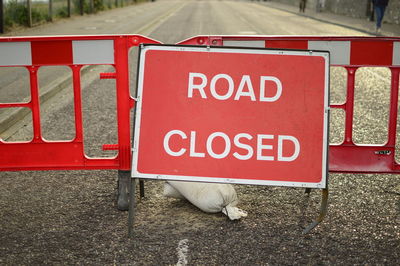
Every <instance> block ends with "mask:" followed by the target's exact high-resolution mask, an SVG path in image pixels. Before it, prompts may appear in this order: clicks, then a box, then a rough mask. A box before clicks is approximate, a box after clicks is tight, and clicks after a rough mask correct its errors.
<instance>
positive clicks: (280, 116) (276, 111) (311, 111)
mask: <svg viewBox="0 0 400 266" xmlns="http://www.w3.org/2000/svg"><path fill="white" fill-rule="evenodd" d="M137 99H138V102H137V105H136V120H135V133H134V141H133V143H134V144H133V161H132V176H133V177H140V178H152V179H168V180H186V181H204V182H229V183H240V184H262V185H279V186H296V187H314V188H325V187H326V175H327V149H328V109H329V108H328V106H329V53H328V52H319V51H312V52H311V51H287V50H268V49H252V48H226V47H224V48H222V47H197V46H172V45H145V46H143V47H142V48H141V50H140V60H139V71H138V95H137Z"/></svg>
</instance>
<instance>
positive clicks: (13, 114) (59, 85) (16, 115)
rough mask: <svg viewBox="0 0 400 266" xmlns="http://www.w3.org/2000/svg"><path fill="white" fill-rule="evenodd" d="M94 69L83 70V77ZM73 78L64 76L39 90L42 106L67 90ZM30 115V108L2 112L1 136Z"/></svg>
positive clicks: (0, 117)
mask: <svg viewBox="0 0 400 266" xmlns="http://www.w3.org/2000/svg"><path fill="white" fill-rule="evenodd" d="M94 67H95V66H94V65H90V66H88V67H85V68H82V70H81V71H82V72H81V75H82V76H83V75H85V74H86V73H88V72H89V71H90V70H91V69H92V68H94ZM71 78H72V77H71V75H64V76H62V77H60V78H58V79H56V80H55V81H53V82H51V83H50V84H49V85H47V86H46V87H43V88H42V89H39V93H40V92H42V93H40V95H39V100H40V104H43V103H45V102H46V101H48V100H49V99H51V98H52V97H54V96H55V95H57V94H58V93H59V92H60V91H61V90H63V89H65V88H66V87H67V86H68V85H69V84H71V83H70V82H69V80H71ZM28 99H30V98H28ZM28 99H25V100H23V101H21V102H28ZM29 113H30V110H29V108H12V110H9V111H5V112H2V113H1V114H0V134H3V133H4V132H6V131H7V130H8V129H9V128H10V127H12V126H14V125H15V124H16V123H18V122H19V121H20V120H22V119H23V118H25V117H26V116H27V115H28V114H29Z"/></svg>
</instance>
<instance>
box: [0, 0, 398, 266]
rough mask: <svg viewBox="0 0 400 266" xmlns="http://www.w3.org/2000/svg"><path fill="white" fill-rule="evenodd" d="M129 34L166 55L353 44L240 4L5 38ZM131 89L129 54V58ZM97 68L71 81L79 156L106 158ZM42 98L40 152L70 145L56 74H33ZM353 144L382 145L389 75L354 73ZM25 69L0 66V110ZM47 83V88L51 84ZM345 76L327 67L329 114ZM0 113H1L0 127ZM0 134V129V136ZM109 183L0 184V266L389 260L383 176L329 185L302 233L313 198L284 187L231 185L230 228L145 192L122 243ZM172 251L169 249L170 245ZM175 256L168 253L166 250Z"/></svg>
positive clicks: (197, 4) (191, 2) (68, 117)
mask: <svg viewBox="0 0 400 266" xmlns="http://www.w3.org/2000/svg"><path fill="white" fill-rule="evenodd" d="M128 33H131V34H134V33H135V34H142V35H145V36H148V37H150V38H153V39H157V40H159V41H161V42H163V43H176V42H178V41H181V40H183V39H186V38H189V37H191V36H194V35H198V34H210V35H222V34H224V35H226V34H235V35H238V34H240V35H241V34H244V35H246V34H250V35H256V34H257V35H258V34H262V35H293V34H295V35H357V36H360V35H365V33H361V32H357V31H354V30H351V29H348V28H344V27H340V26H337V25H333V24H327V23H323V22H320V21H316V20H313V19H310V18H307V17H303V16H298V15H296V14H293V13H288V12H284V11H282V10H277V9H273V8H270V7H268V6H267V5H266V4H264V3H258V2H248V1H212V0H210V1H208V0H202V1H196V0H186V1H184V0H158V1H156V2H149V3H143V4H140V5H134V6H129V7H125V8H120V9H115V10H111V11H107V12H103V13H100V14H97V15H90V16H85V17H76V18H73V19H70V20H62V21H58V22H56V23H53V24H48V25H42V26H40V27H37V28H33V29H28V30H25V31H21V32H17V33H13V35H22V36H24V35H25V36H34V35H65V34H74V35H75V34H79V35H87V34H128ZM130 59H131V85H132V91H133V89H134V86H135V78H136V74H135V70H136V49H132V51H131V57H130ZM108 68H109V67H107V66H98V67H95V68H89V69H87V71H86V72H85V75H84V76H83V83H84V85H85V86H84V90H83V107H84V126H85V136H84V138H85V151H86V153H87V154H88V155H90V156H109V155H112V152H103V151H101V145H102V144H109V143H115V142H116V131H115V126H116V125H115V110H114V108H115V92H114V90H113V88H114V87H115V82H114V81H113V80H101V81H100V80H99V79H98V73H99V72H107V71H109V70H108ZM40 71H41V72H42V73H41V74H40V87H41V90H42V91H47V90H51V91H52V90H54V91H56V92H57V93H56V94H55V95H54V96H52V97H49V99H47V100H46V101H44V100H43V101H42V102H41V112H42V120H43V121H42V123H43V126H42V130H43V132H44V136H45V137H46V139H49V140H56V139H72V138H73V137H74V126H73V125H74V121H73V104H72V87H71V83H70V82H69V81H68V79H67V82H66V84H64V85H63V86H60V87H59V88H57V89H54V87H55V84H54V83H55V82H56V81H57V80H59V79H62V80H65V78H66V77H68V76H70V72H69V70H68V69H67V68H60V67H46V68H43V69H41V70H40ZM356 80H357V83H356V96H355V97H356V105H355V130H354V137H355V140H356V142H357V143H383V142H385V140H386V138H387V136H386V132H387V113H388V112H387V109H388V108H387V107H388V103H389V87H390V72H389V70H387V69H384V68H378V69H376V68H375V69H368V68H367V69H362V70H360V71H359V72H358V73H357V76H356ZM27 82H28V79H27V73H25V70H24V69H18V70H15V69H14V68H13V69H11V68H0V84H1V86H0V88H1V89H0V101H1V102H4V101H5V102H7V101H10V100H9V99H13V100H16V101H21V100H23V99H24V98H26V97H28V88H29V87H28V85H27ZM56 83H57V82H56ZM345 84H346V80H345V70H344V69H341V68H333V69H332V73H331V90H332V91H331V95H332V101H333V102H340V101H343V100H344V99H345V91H344V88H345ZM7 114H8V113H5V112H4V111H3V114H2V113H0V117H1V115H3V116H4V115H7ZM343 117H344V116H343V113H341V112H340V111H337V112H336V111H335V112H334V113H333V115H332V121H331V125H332V127H331V142H340V141H341V140H342V138H343ZM0 131H1V130H0ZM0 136H1V137H2V138H3V139H7V141H15V140H29V139H30V138H31V136H32V126H31V119H30V117H29V116H26V117H25V118H23V119H21V120H20V121H19V122H18V123H16V124H15V125H14V126H12V127H11V128H8V129H7V130H5V131H4V132H3V133H1V135H0ZM115 178H116V171H69V172H66V171H57V172H54V171H53V172H47V171H42V172H3V173H0V224H1V226H0V243H1V244H0V264H39V263H49V264H59V263H61V264H78V263H79V264H80V263H89V264H135V265H136V264H137V265H165V264H168V265H170V264H176V263H177V262H178V260H179V256H178V253H179V252H178V251H181V253H182V250H185V247H187V251H186V252H184V253H185V256H186V260H187V261H188V263H189V264H194V265H205V264H207V265H208V264H210V265H221V264H227V265H239V264H247V265H251V264H273V265H282V264H312V265H314V264H319V265H320V264H368V263H369V264H388V265H395V264H397V263H398V258H399V256H400V247H399V244H400V231H399V226H400V225H399V221H400V216H399V215H400V199H399V196H400V194H399V193H400V181H399V180H400V179H399V178H398V177H397V176H395V175H350V174H332V175H331V176H330V180H329V182H330V200H329V203H330V204H329V210H328V216H327V217H326V219H325V221H324V222H323V223H322V224H321V225H320V226H319V227H317V228H316V229H315V230H314V231H312V232H311V233H310V234H309V235H306V236H303V235H301V231H302V228H303V226H304V225H306V224H308V223H309V222H311V221H312V219H314V218H315V217H316V215H317V212H318V208H319V202H320V192H319V191H313V192H312V193H311V196H310V199H309V200H308V202H307V200H306V197H305V196H304V191H303V190H301V189H295V188H279V187H260V186H236V189H237V192H238V195H239V198H240V201H241V204H240V207H241V208H243V209H245V210H246V211H248V212H249V216H248V217H247V218H245V219H243V220H241V221H239V222H231V221H228V220H227V219H226V217H225V216H224V215H222V214H212V215H210V214H205V213H202V212H201V211H199V210H198V209H197V208H195V207H193V206H192V205H190V204H189V203H188V202H186V201H180V200H172V199H165V198H164V197H163V196H162V186H163V184H162V182H156V181H148V182H146V197H145V198H144V199H141V200H140V202H139V204H138V209H137V211H138V212H137V217H136V221H135V227H134V232H135V237H134V239H133V240H128V239H127V235H126V229H127V213H126V212H120V211H118V210H117V209H116V206H115V187H116V182H115ZM179 243H180V245H179ZM177 249H178V250H177Z"/></svg>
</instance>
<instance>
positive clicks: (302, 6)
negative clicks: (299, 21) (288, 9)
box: [299, 0, 307, 13]
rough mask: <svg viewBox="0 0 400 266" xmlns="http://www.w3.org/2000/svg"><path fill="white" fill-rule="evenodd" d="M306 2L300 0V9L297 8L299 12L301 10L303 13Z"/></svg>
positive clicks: (305, 0)
mask: <svg viewBox="0 0 400 266" xmlns="http://www.w3.org/2000/svg"><path fill="white" fill-rule="evenodd" d="M306 3H307V0H300V10H299V12H303V13H304V11H305V10H306Z"/></svg>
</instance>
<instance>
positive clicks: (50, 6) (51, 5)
mask: <svg viewBox="0 0 400 266" xmlns="http://www.w3.org/2000/svg"><path fill="white" fill-rule="evenodd" d="M49 20H50V21H53V0H49Z"/></svg>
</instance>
